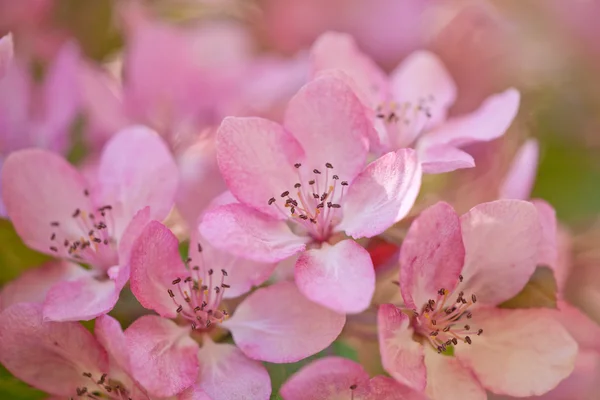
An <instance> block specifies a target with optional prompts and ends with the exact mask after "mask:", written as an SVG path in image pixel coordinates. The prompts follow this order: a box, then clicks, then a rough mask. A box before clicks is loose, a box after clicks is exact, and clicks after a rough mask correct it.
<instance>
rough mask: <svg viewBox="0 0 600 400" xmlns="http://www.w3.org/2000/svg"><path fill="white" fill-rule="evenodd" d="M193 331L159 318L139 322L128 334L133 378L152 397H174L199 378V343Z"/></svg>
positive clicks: (130, 327) (141, 319)
mask: <svg viewBox="0 0 600 400" xmlns="http://www.w3.org/2000/svg"><path fill="white" fill-rule="evenodd" d="M189 333H190V332H189V328H188V327H180V326H177V325H176V324H175V323H174V322H173V321H170V320H168V319H165V318H161V317H158V316H155V315H145V316H143V317H140V318H138V319H137V320H136V321H135V322H134V323H133V324H131V325H130V326H129V328H127V329H126V330H125V338H126V340H127V346H128V347H129V351H130V354H131V367H132V372H133V377H134V378H135V379H136V380H137V381H138V382H140V383H141V384H142V385H143V386H144V387H145V388H146V389H147V390H148V392H150V393H151V394H153V395H155V396H158V397H168V396H174V395H176V394H177V393H179V392H181V391H183V390H185V389H187V388H188V387H190V386H192V385H193V384H194V382H195V381H196V379H197V378H198V371H199V366H198V343H196V342H195V341H194V340H193V339H191V338H190V337H189Z"/></svg>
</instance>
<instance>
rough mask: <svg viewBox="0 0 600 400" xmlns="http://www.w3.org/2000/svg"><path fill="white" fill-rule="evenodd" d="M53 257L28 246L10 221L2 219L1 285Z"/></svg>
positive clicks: (0, 229) (0, 225)
mask: <svg viewBox="0 0 600 400" xmlns="http://www.w3.org/2000/svg"><path fill="white" fill-rule="evenodd" d="M50 259H51V258H50V257H49V256H47V255H45V254H42V253H38V252H37V251H35V250H32V249H30V248H29V247H27V246H26V245H25V244H24V243H23V241H22V240H21V238H20V237H19V235H17V232H15V229H14V228H13V226H12V224H11V223H10V221H8V220H5V219H0V285H3V284H5V283H6V282H8V281H10V280H12V279H14V278H16V277H17V276H19V275H20V274H21V272H23V271H25V270H26V269H28V268H31V267H36V266H38V265H40V264H42V263H44V262H46V261H49V260H50Z"/></svg>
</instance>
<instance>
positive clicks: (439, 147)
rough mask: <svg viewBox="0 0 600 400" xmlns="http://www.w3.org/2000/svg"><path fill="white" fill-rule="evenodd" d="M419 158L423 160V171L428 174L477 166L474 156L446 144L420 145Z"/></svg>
mask: <svg viewBox="0 0 600 400" xmlns="http://www.w3.org/2000/svg"><path fill="white" fill-rule="evenodd" d="M419 160H420V161H421V167H422V168H423V173H426V174H442V173H444V172H452V171H455V170H457V169H462V168H472V167H474V166H475V160H474V159H473V156H471V155H470V154H468V153H465V152H464V151H462V150H459V149H457V148H456V147H452V146H449V145H445V144H436V145H433V146H429V147H425V146H423V147H420V148H419Z"/></svg>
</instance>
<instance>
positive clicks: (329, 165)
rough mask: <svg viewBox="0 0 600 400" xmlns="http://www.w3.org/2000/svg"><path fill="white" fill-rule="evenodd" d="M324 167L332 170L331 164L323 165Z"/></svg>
mask: <svg viewBox="0 0 600 400" xmlns="http://www.w3.org/2000/svg"><path fill="white" fill-rule="evenodd" d="M325 167H327V168H329V169H332V168H333V165H331V163H325Z"/></svg>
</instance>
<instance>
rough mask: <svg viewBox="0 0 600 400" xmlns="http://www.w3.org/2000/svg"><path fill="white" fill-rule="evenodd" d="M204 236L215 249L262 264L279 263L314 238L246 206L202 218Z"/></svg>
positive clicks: (219, 210) (214, 211) (230, 206)
mask: <svg viewBox="0 0 600 400" xmlns="http://www.w3.org/2000/svg"><path fill="white" fill-rule="evenodd" d="M199 230H200V233H201V234H202V236H203V237H205V238H206V240H208V241H209V242H210V243H211V244H212V245H213V246H215V247H217V248H220V249H222V250H225V251H228V252H231V253H232V254H235V255H238V256H240V257H245V258H249V259H253V260H256V261H262V262H277V261H280V260H283V259H285V258H287V257H289V256H291V255H293V254H295V253H297V252H299V251H302V250H304V248H305V247H306V245H305V243H307V242H308V241H309V240H310V238H308V237H302V236H298V235H296V234H295V233H293V232H292V231H291V230H290V228H289V227H288V226H287V225H286V223H285V222H283V221H278V220H276V219H274V218H272V217H270V216H268V215H266V214H263V213H261V212H258V211H256V210H254V209H252V208H250V207H247V206H245V205H243V204H227V205H224V206H221V207H217V208H215V209H212V210H210V211H208V212H207V213H206V214H204V216H203V217H202V221H201V223H200V226H199Z"/></svg>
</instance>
